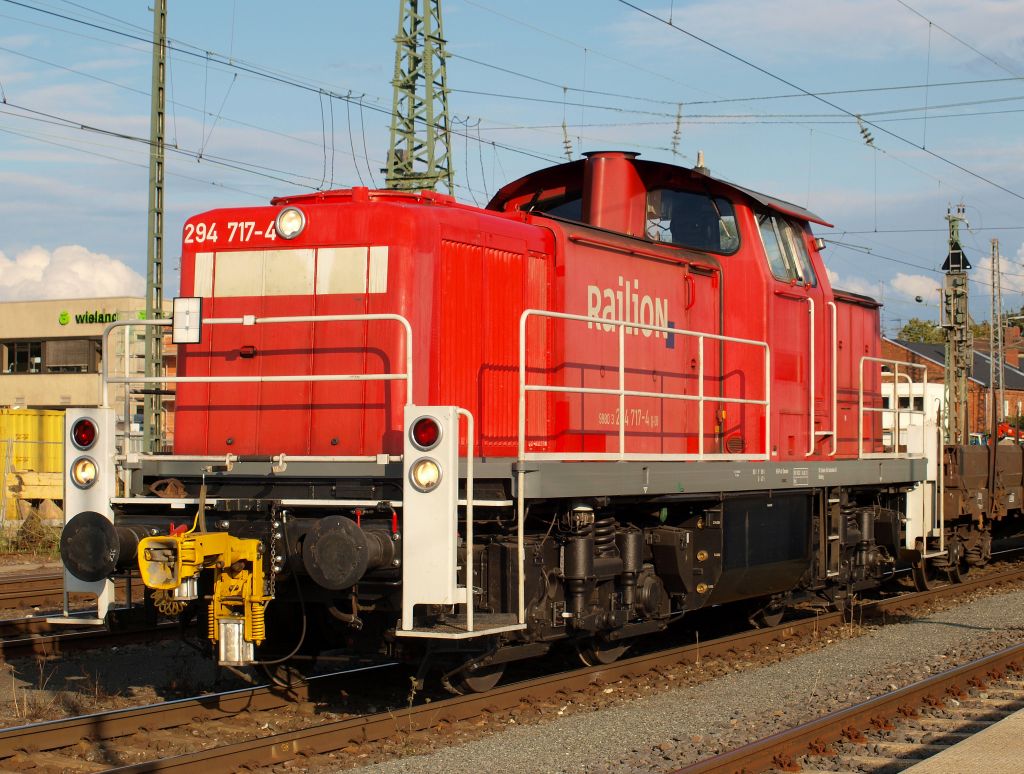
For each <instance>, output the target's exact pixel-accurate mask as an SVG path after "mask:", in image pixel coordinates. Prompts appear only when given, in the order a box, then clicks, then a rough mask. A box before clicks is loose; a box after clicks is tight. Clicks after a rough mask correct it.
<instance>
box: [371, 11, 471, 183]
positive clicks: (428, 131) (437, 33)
mask: <svg viewBox="0 0 1024 774" xmlns="http://www.w3.org/2000/svg"><path fill="white" fill-rule="evenodd" d="M398 14H399V15H398V34H397V35H395V77H394V80H392V82H391V83H392V85H393V86H394V101H393V103H392V108H391V147H390V149H389V150H388V166H387V170H386V174H387V178H386V180H387V187H388V188H396V189H399V190H405V191H420V190H434V189H435V188H436V187H437V184H438V183H439V182H444V184H445V185H446V186H447V188H448V193H453V192H454V185H453V182H452V176H453V170H452V162H451V119H450V117H449V114H448V86H447V76H446V74H445V59H446V57H447V54H446V53H445V49H444V44H445V40H444V34H443V28H442V26H441V0H399V11H398Z"/></svg>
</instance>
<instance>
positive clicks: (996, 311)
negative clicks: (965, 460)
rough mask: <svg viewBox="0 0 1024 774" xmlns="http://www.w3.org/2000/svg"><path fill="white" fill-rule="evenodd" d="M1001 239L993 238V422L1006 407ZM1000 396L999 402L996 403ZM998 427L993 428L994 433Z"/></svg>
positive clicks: (991, 337) (991, 331) (990, 335)
mask: <svg viewBox="0 0 1024 774" xmlns="http://www.w3.org/2000/svg"><path fill="white" fill-rule="evenodd" d="M1000 263H1001V261H1000V257H999V240H998V239H993V240H992V323H991V325H990V326H989V327H990V330H989V334H988V343H989V349H988V352H989V362H990V367H991V369H992V374H991V376H992V378H991V379H990V380H989V381H990V383H991V386H992V400H993V402H994V405H995V406H996V407H997V408H996V410H995V411H994V412H993V413H992V416H993V424H994V425H997V423H998V421H999V420H1000V419H1002V418H1003V412H1004V410H1005V407H1006V384H1005V378H1004V374H1003V361H1004V356H1003V280H1002V269H1001V267H1000ZM997 398H998V400H999V402H998V403H995V400H996V399H997ZM995 432H996V428H995V427H994V428H993V434H994V433H995Z"/></svg>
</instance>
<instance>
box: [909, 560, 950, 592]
mask: <svg viewBox="0 0 1024 774" xmlns="http://www.w3.org/2000/svg"><path fill="white" fill-rule="evenodd" d="M911 566H912V568H913V574H914V588H916V589H917V590H918V591H928V590H930V589H933V588H935V587H936V586H937V585H939V583H940V581H941V580H942V579H943V577H944V576H946V572H945V570H942V571H940V570H938V568H936V567H935V564H934V562H932V561H931V560H930V559H919V560H917V561H916V562H914V563H913V564H912V565H911Z"/></svg>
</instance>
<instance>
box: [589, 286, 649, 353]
mask: <svg viewBox="0 0 1024 774" xmlns="http://www.w3.org/2000/svg"><path fill="white" fill-rule="evenodd" d="M587 317H593V318H594V319H597V320H618V321H621V322H626V323H639V324H640V325H654V326H658V327H662V328H665V327H668V299H667V298H658V297H656V296H648V295H641V292H640V280H637V279H634V280H628V279H623V278H622V277H621V276H620V277H619V284H618V287H613V288H602V287H599V286H597V285H587ZM587 327H588V328H597V329H598V330H602V331H614V330H616V328H617V326H615V325H611V324H609V323H587ZM626 333H628V334H630V335H633V336H636V335H637V334H643V336H644V337H645V338H650V337H651V336H652V335H653V336H654V337H655V338H656V339H667V338H668V333H666V332H665V331H652V330H650V329H649V328H635V327H633V326H630V325H627V326H626Z"/></svg>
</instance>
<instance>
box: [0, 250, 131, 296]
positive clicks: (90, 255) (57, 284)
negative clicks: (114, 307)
mask: <svg viewBox="0 0 1024 774" xmlns="http://www.w3.org/2000/svg"><path fill="white" fill-rule="evenodd" d="M145 290H146V281H145V279H144V278H143V277H142V276H141V275H140V274H138V273H137V272H136V271H134V270H133V269H132V268H131V267H129V266H128V265H127V264H126V263H124V262H123V261H119V260H118V259H116V258H112V257H111V256H109V255H104V254H103V253H94V252H92V251H90V250H88V249H86V248H85V247H82V246H81V245H63V246H61V247H58V248H56V249H55V250H53V251H52V252H51V251H49V250H47V249H45V248H43V247H38V246H37V247H31V248H29V249H28V250H24V251H23V252H20V253H18V254H17V255H16V256H15V257H14V258H13V259H12V258H8V257H7V256H6V255H5V254H4V253H3V251H0V300H3V301H33V300H38V299H45V298H102V297H104V296H141V295H144V294H145Z"/></svg>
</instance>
